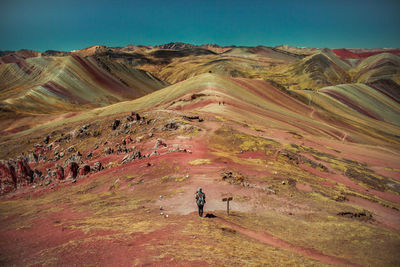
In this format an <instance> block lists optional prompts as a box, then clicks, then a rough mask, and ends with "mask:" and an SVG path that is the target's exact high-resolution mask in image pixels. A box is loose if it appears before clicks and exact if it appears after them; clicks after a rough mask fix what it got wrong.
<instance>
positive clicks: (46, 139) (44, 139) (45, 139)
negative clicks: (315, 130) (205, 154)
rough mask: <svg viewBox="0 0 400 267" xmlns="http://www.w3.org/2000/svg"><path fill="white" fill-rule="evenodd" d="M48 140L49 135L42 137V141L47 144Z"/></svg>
mask: <svg viewBox="0 0 400 267" xmlns="http://www.w3.org/2000/svg"><path fill="white" fill-rule="evenodd" d="M49 141H50V136H46V137H45V138H43V143H45V144H48V143H49Z"/></svg>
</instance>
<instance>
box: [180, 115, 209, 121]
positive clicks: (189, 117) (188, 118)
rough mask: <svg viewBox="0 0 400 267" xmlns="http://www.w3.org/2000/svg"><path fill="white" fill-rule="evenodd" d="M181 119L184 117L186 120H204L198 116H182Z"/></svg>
mask: <svg viewBox="0 0 400 267" xmlns="http://www.w3.org/2000/svg"><path fill="white" fill-rule="evenodd" d="M183 119H185V120H187V121H194V120H198V121H199V122H202V121H204V120H203V119H201V118H200V117H199V116H183Z"/></svg>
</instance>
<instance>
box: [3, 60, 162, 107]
mask: <svg viewBox="0 0 400 267" xmlns="http://www.w3.org/2000/svg"><path fill="white" fill-rule="evenodd" d="M21 64H23V66H24V68H21ZM165 85H166V84H165V83H164V82H162V81H160V80H158V79H156V78H154V77H153V76H152V75H150V74H149V73H146V72H145V71H142V70H137V69H134V68H133V67H130V66H127V65H123V64H119V63H112V62H107V63H104V62H99V61H97V60H96V59H94V58H90V57H88V58H85V57H81V56H77V55H74V56H66V57H34V58H28V59H26V60H25V61H22V62H21V61H20V62H19V64H17V63H9V64H1V65H0V100H1V105H2V107H3V108H6V109H9V110H14V111H18V112H24V113H34V114H35V113H36V114H43V113H54V112H65V111H70V110H81V109H82V108H89V107H91V108H93V107H99V106H105V105H109V104H112V103H116V102H120V101H125V100H129V99H134V98H138V97H141V96H143V95H145V94H147V93H150V92H153V91H155V90H158V89H160V88H162V87H164V86H165Z"/></svg>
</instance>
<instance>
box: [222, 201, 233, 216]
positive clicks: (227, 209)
mask: <svg viewBox="0 0 400 267" xmlns="http://www.w3.org/2000/svg"><path fill="white" fill-rule="evenodd" d="M232 199H233V198H232V197H224V198H223V199H222V201H226V213H227V214H228V216H229V201H231V200H232Z"/></svg>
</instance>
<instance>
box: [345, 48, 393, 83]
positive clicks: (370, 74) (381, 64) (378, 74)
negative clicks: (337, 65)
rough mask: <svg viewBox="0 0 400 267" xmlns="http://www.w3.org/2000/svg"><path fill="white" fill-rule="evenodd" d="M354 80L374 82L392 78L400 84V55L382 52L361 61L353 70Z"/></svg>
mask: <svg viewBox="0 0 400 267" xmlns="http://www.w3.org/2000/svg"><path fill="white" fill-rule="evenodd" d="M352 73H354V78H353V80H354V82H360V83H373V82H376V81H379V80H392V81H394V82H395V83H397V84H398V85H399V84H400V57H399V56H396V55H394V54H391V53H381V54H378V55H374V56H370V57H368V58H366V59H363V60H362V61H360V63H359V64H358V65H357V66H356V67H355V68H354V70H352Z"/></svg>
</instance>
